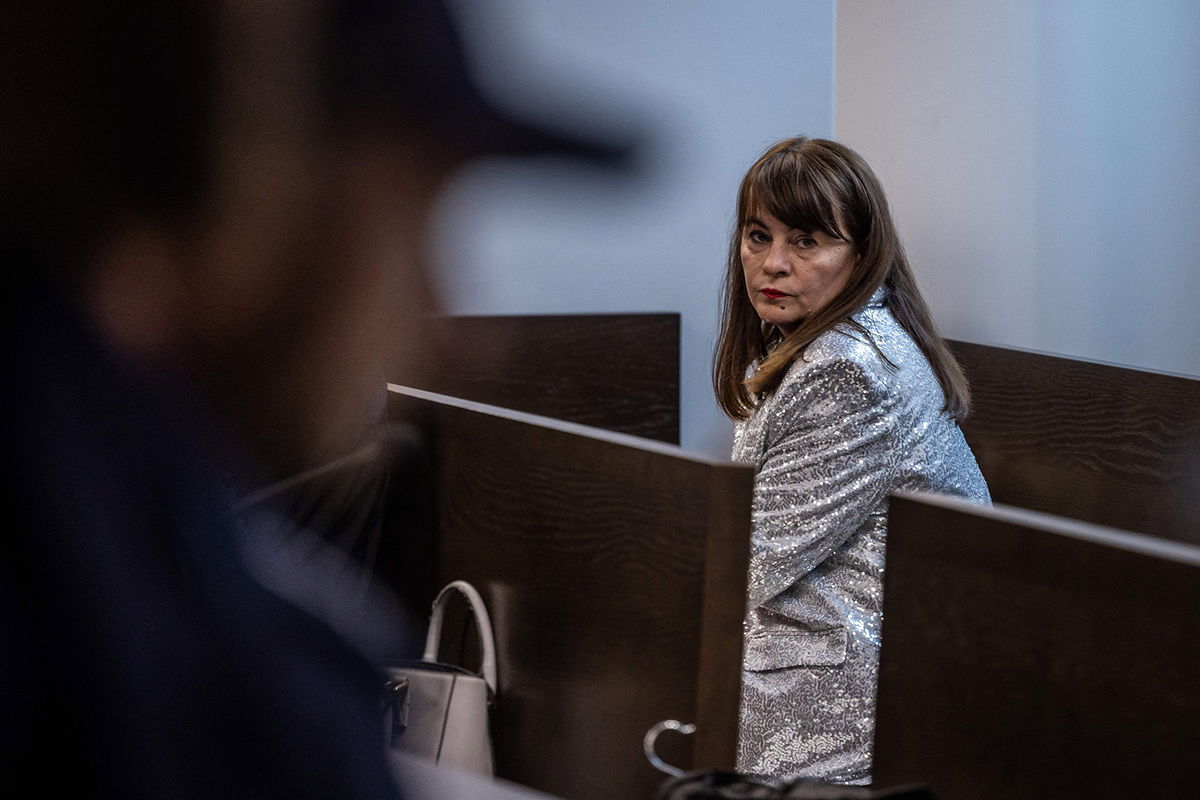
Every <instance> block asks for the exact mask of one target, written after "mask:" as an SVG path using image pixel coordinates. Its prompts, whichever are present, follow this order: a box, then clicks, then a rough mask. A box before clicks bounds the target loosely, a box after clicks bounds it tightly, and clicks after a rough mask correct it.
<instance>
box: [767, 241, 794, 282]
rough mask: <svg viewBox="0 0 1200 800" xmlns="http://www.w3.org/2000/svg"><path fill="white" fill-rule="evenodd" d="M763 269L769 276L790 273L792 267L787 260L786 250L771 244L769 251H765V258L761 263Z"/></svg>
mask: <svg viewBox="0 0 1200 800" xmlns="http://www.w3.org/2000/svg"><path fill="white" fill-rule="evenodd" d="M763 267H764V268H765V269H766V271H767V272H768V273H769V274H771V275H786V274H787V273H789V272H791V269H792V265H791V263H790V262H789V261H788V258H787V249H786V248H785V247H784V246H782V245H779V244H774V243H773V244H772V245H771V249H770V250H768V251H767V258H766V260H765V261H764V262H763Z"/></svg>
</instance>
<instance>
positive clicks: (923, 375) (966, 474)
mask: <svg viewBox="0 0 1200 800" xmlns="http://www.w3.org/2000/svg"><path fill="white" fill-rule="evenodd" d="M884 299H885V297H884V294H883V290H880V291H879V292H877V293H876V294H875V296H873V297H872V298H871V302H870V303H868V304H867V305H866V306H864V307H863V308H862V309H860V310H859V311H858V312H857V313H856V314H855V315H854V317H853V319H854V320H855V321H856V322H858V323H859V324H860V325H862V326H863V328H864V330H865V331H866V335H864V333H863V332H862V331H858V330H855V329H853V328H852V327H850V326H848V325H844V326H841V327H839V328H836V329H834V330H830V331H827V332H826V333H825V334H823V335H822V336H820V337H819V338H818V339H817V340H816V341H814V342H813V343H812V344H811V345H810V346H809V348H808V350H807V352H806V353H805V357H804V358H802V359H799V360H797V362H796V363H795V364H793V365H792V367H791V369H790V370H789V372H788V373H787V376H786V377H785V378H784V380H783V382H782V383H781V384H780V386H779V388H778V389H777V390H776V391H775V392H774V393H773V394H772V395H771V396H770V397H769V398H767V399H765V400H764V401H763V402H762V403H761V404H760V405H759V407H758V409H757V411H756V412H755V413H754V414H753V415H752V416H751V417H750V418H749V419H747V420H746V421H744V422H742V423H739V424H738V425H737V428H736V431H735V436H734V444H733V459H734V460H735V461H742V462H747V463H751V464H754V465H755V466H756V468H757V475H756V478H755V484H754V508H753V521H754V532H753V536H752V544H751V557H750V576H749V590H748V599H747V608H748V611H747V615H746V621H745V650H744V656H743V668H744V669H743V674H742V704H741V728H740V736H739V742H738V770H739V771H740V772H744V773H747V774H750V775H754V776H760V777H768V778H795V777H801V776H805V777H814V778H820V779H822V780H827V781H834V782H839V783H851V784H865V783H869V782H870V777H871V744H872V742H871V740H872V735H873V732H874V722H875V686H876V677H877V672H878V664H879V644H880V639H879V631H880V621H881V615H882V594H883V567H884V544H885V541H886V538H887V497H888V494H889V493H890V492H892V491H894V490H897V489H907V490H914V491H926V492H938V493H943V494H950V495H956V496H959V497H963V498H966V499H968V500H972V501H975V502H980V503H987V502H989V497H988V491H987V485H986V484H985V483H984V480H983V476H982V475H981V474H980V472H979V467H978V466H977V465H976V463H975V457H974V456H973V455H972V453H971V450H970V448H969V447H968V446H967V443H966V441H965V440H964V439H963V436H962V433H961V432H960V431H959V428H958V426H957V425H956V424H955V422H954V421H953V420H952V419H951V418H949V417H948V416H947V415H946V414H945V413H943V411H942V404H943V396H942V390H941V386H940V385H939V384H938V382H937V378H936V377H935V376H934V374H933V370H932V369H931V368H930V366H929V363H928V361H927V360H926V359H925V357H924V355H923V354H922V353H921V351H920V349H919V348H918V347H917V346H916V344H915V343H914V342H913V340H912V338H911V337H909V335H908V334H907V333H906V332H905V331H904V329H903V328H902V327H900V325H899V323H898V322H897V321H896V319H895V317H893V316H892V313H891V312H890V311H889V310H888V309H887V308H886V307H885V306H884V305H883V301H884ZM872 342H873V343H874V345H875V346H872ZM876 346H877V347H878V348H879V351H877V350H876V349H875V347H876ZM880 351H882V353H883V354H884V355H886V356H887V360H886V361H885V360H884V359H883V358H882V357H881V356H880ZM888 361H890V362H891V364H889V363H888Z"/></svg>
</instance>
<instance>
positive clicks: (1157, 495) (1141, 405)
mask: <svg viewBox="0 0 1200 800" xmlns="http://www.w3.org/2000/svg"><path fill="white" fill-rule="evenodd" d="M950 345H951V347H952V349H953V350H954V352H955V355H957V356H958V358H959V361H960V362H961V363H962V364H963V367H964V368H965V369H966V372H967V376H968V378H969V379H970V381H971V388H972V392H973V395H974V410H973V412H972V414H971V416H970V418H969V419H968V420H967V421H966V422H965V423H964V424H963V432H964V434H965V435H966V437H967V441H968V442H970V444H971V448H972V449H973V450H974V451H975V455H976V457H977V458H978V460H979V466H980V468H981V469H982V470H983V473H984V476H985V477H986V478H987V481H988V486H989V487H990V489H991V491H992V497H993V499H994V500H995V501H996V502H999V503H1007V504H1010V505H1015V506H1020V507H1022V508H1030V509H1034V510H1038V511H1046V512H1049V513H1052V514H1058V515H1062V516H1066V517H1071V518H1074V519H1080V520H1085V521H1088V522H1093V523H1096V524H1100V525H1108V526H1111V527H1116V528H1122V529H1125V530H1131V531H1138V532H1142V533H1149V534H1152V535H1155V536H1164V537H1167V538H1171V539H1178V540H1182V541H1190V542H1193V543H1200V380H1196V379H1192V378H1187V377H1183V376H1177V375H1168V374H1163V373H1156V372H1146V371H1142V370H1134V369H1127V368H1123V367H1117V366H1112V365H1108V364H1099V363H1095V362H1091V361H1083V360H1079V359H1071V358H1062V357H1057V356H1050V355H1044V354H1041V353H1031V352H1026V351H1022V350H1014V349H1009V348H1002V347H992V346H988V345H980V344H971V343H967V342H955V341H952V342H950Z"/></svg>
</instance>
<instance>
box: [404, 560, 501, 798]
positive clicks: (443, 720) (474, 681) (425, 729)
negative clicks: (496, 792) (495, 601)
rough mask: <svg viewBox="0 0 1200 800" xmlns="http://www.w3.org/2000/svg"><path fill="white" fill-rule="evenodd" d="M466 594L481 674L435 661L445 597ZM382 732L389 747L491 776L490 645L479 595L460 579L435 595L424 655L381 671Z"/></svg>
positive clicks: (493, 661)
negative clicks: (384, 679)
mask: <svg viewBox="0 0 1200 800" xmlns="http://www.w3.org/2000/svg"><path fill="white" fill-rule="evenodd" d="M453 592H459V593H461V594H462V595H463V596H465V597H466V600H467V603H468V605H469V606H470V607H471V611H472V616H473V617H474V618H475V625H476V628H477V630H478V632H479V644H480V652H481V653H482V661H483V663H482V665H481V673H482V674H480V673H475V672H471V671H470V670H467V669H465V668H463V667H460V666H455V665H453V664H443V663H441V662H439V661H438V658H437V652H438V642H439V641H440V639H441V634H442V620H443V618H444V616H445V609H446V604H447V601H448V598H449V597H450V595H451V594H452V593H453ZM386 673H387V679H388V680H387V684H386V686H385V688H384V733H385V735H386V736H387V738H388V741H389V743H390V745H391V747H392V748H394V749H396V750H402V751H405V752H408V753H412V754H414V755H417V756H421V757H424V758H427V759H430V760H432V761H435V762H437V763H439V764H442V765H445V766H451V767H457V768H459V769H464V770H469V771H471V772H475V773H479V774H481V775H487V776H491V775H492V773H493V763H492V739H491V732H490V729H489V724H488V723H489V715H490V710H491V705H492V702H493V701H494V699H495V696H496V647H495V643H494V641H493V637H492V623H491V620H490V619H489V618H488V613H487V608H485V607H484V604H483V598H481V597H480V596H479V592H477V591H476V590H475V587H474V586H472V585H471V584H469V583H467V582H466V581H454V582H453V583H451V584H449V585H447V586H446V588H444V589H442V591H441V592H439V593H438V596H437V599H436V600H434V601H433V613H432V615H431V616H430V619H429V634H428V636H427V637H426V639H425V653H424V655H422V657H421V660H420V661H411V662H408V663H406V664H402V665H400V666H396V667H389V668H388V669H387V670H386Z"/></svg>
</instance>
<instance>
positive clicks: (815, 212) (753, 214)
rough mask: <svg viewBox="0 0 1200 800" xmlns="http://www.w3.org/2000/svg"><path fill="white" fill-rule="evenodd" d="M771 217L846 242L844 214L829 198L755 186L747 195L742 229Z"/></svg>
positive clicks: (794, 227) (796, 188)
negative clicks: (774, 190)
mask: <svg viewBox="0 0 1200 800" xmlns="http://www.w3.org/2000/svg"><path fill="white" fill-rule="evenodd" d="M768 216H770V217H774V218H775V219H777V220H779V221H780V222H782V223H783V224H784V225H787V226H788V227H789V228H793V229H795V230H800V231H805V232H808V233H811V232H813V231H821V232H823V233H826V234H829V235H830V236H836V237H838V238H846V236H845V233H844V231H845V223H844V220H843V216H844V215H843V214H842V213H840V211H839V209H838V208H837V205H836V204H835V203H834V202H833V201H832V200H830V199H829V198H825V197H822V196H820V195H818V194H816V193H815V192H812V191H805V190H804V188H802V187H799V186H797V187H795V189H794V190H793V191H789V192H772V191H770V190H768V189H766V188H765V187H762V186H760V185H757V183H752V184H751V185H750V186H749V191H748V192H747V195H746V205H745V209H744V210H743V216H742V219H741V220H740V221H739V223H740V224H741V225H746V224H747V223H749V222H750V221H751V220H758V221H760V222H761V221H764V220H765V219H766V218H767V217H768Z"/></svg>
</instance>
